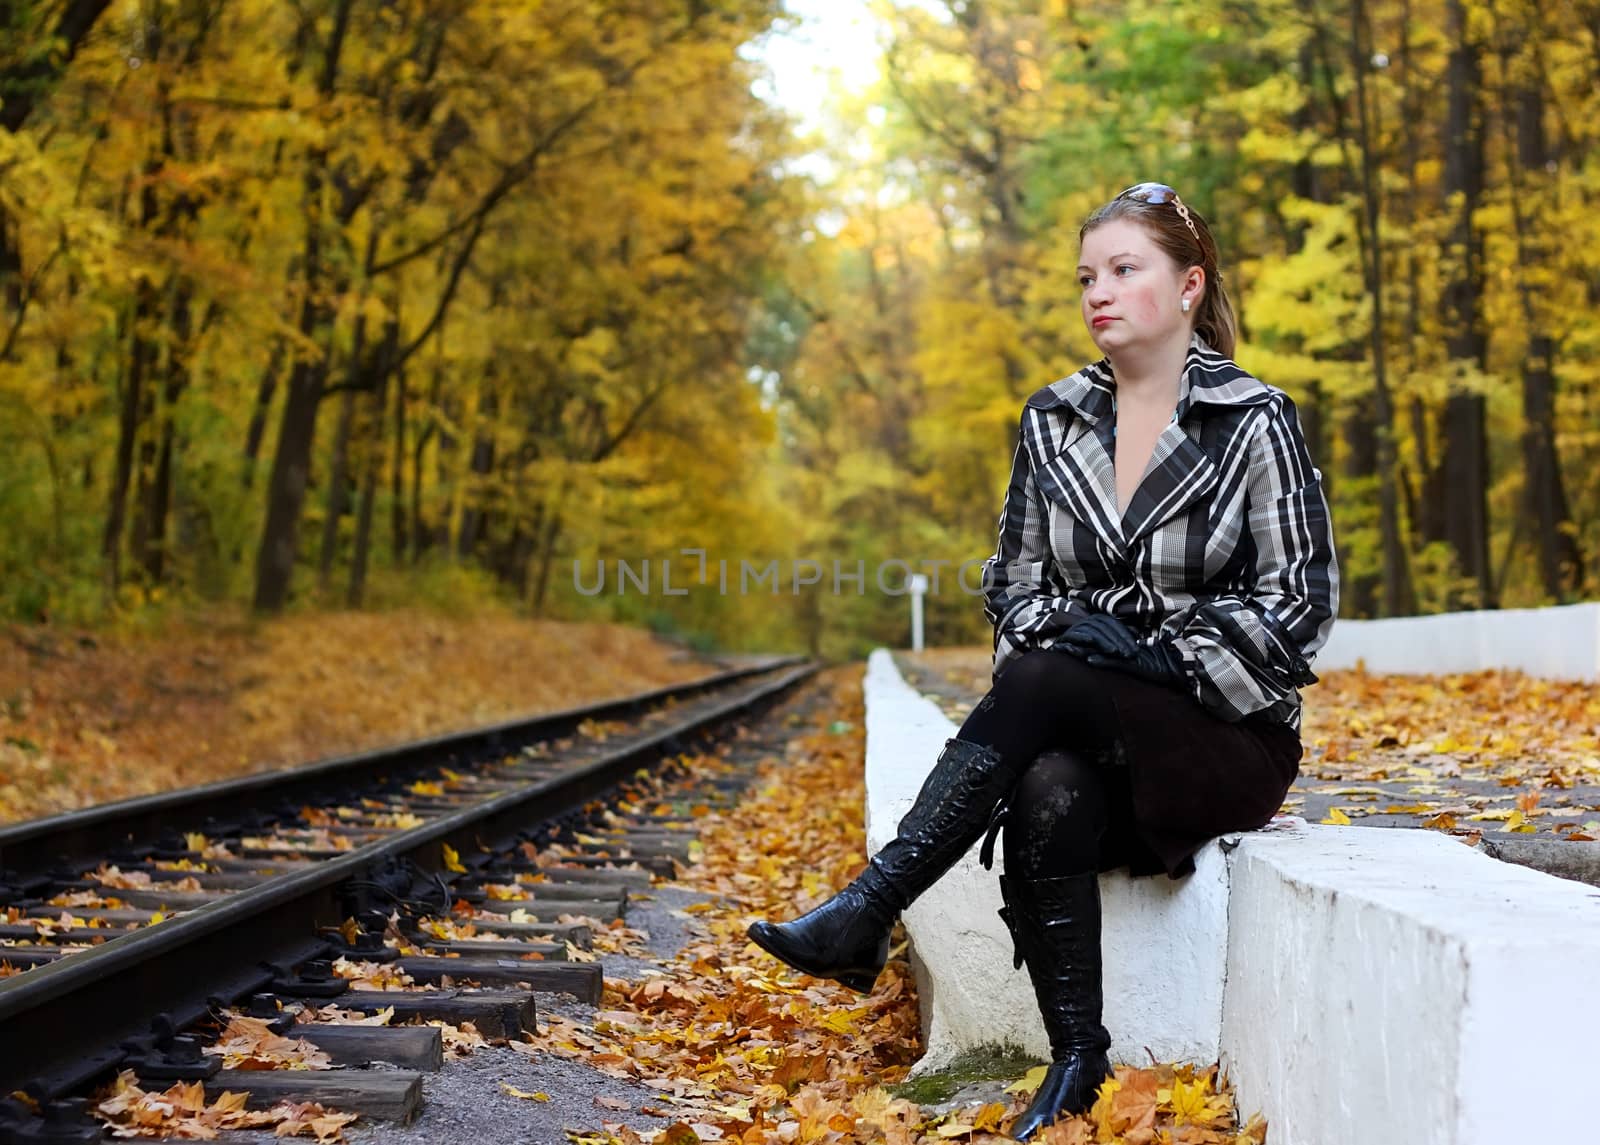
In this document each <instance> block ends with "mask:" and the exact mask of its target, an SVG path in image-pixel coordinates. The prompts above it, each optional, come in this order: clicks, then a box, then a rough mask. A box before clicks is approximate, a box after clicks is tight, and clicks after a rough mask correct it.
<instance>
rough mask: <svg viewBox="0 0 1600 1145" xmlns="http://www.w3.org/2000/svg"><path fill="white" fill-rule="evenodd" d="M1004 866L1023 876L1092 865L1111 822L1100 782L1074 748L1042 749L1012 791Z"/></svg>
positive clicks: (1065, 872) (1090, 868)
mask: <svg viewBox="0 0 1600 1145" xmlns="http://www.w3.org/2000/svg"><path fill="white" fill-rule="evenodd" d="M1010 804H1011V806H1010V810H1009V812H1008V814H1007V816H1006V828H1005V831H1006V834H1005V855H1006V869H1007V870H1011V871H1016V872H1017V873H1019V874H1021V875H1023V876H1025V877H1042V876H1044V875H1058V874H1076V873H1078V872H1080V871H1084V870H1093V869H1094V867H1095V863H1096V860H1097V858H1098V853H1099V844H1100V837H1101V836H1102V835H1104V834H1105V831H1106V827H1107V825H1108V824H1109V821H1110V809H1109V806H1108V801H1107V795H1106V789H1105V784H1104V781H1103V780H1102V779H1101V778H1100V776H1099V774H1098V773H1097V771H1096V770H1095V768H1094V767H1093V766H1092V765H1091V764H1090V763H1089V762H1088V761H1087V760H1085V759H1084V758H1083V757H1082V756H1080V755H1078V754H1076V753H1074V752H1065V751H1049V752H1043V753H1041V754H1040V755H1039V756H1038V757H1037V758H1036V759H1035V760H1034V761H1033V762H1032V763H1031V764H1029V766H1028V767H1027V769H1026V770H1025V771H1024V772H1023V773H1022V775H1021V777H1020V778H1019V779H1018V781H1017V784H1016V787H1015V788H1014V789H1013V790H1012V793H1011V799H1010Z"/></svg>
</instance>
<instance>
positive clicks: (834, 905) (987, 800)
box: [746, 736, 1016, 994]
mask: <svg viewBox="0 0 1600 1145" xmlns="http://www.w3.org/2000/svg"><path fill="white" fill-rule="evenodd" d="M1015 782H1016V769H1015V768H1013V767H1009V766H1007V765H1006V763H1005V762H1004V761H1003V760H1002V759H1001V758H1000V754H999V753H998V752H996V751H995V750H994V749H993V748H990V747H988V746H986V745H984V744H980V743H973V742H971V741H969V740H964V739H960V738H958V737H954V736H952V737H951V738H950V739H947V740H946V741H945V744H944V750H942V751H941V752H940V753H939V758H938V761H937V762H935V763H934V765H933V770H932V771H930V772H929V773H928V777H927V779H925V780H923V782H922V789H921V790H920V791H919V792H917V798H916V802H914V803H913V804H912V805H911V810H909V811H907V812H906V814H905V817H904V818H903V819H901V820H900V825H899V827H898V829H897V833H896V835H895V837H894V838H893V839H891V840H890V841H889V842H888V843H887V844H886V845H885V846H884V848H883V849H882V850H881V851H879V852H878V853H877V854H876V855H874V856H872V858H871V859H870V860H869V861H868V862H867V867H866V869H865V870H864V871H862V872H861V873H860V874H859V875H857V876H856V877H855V879H854V881H852V882H851V883H850V885H849V886H847V887H845V888H844V889H843V890H842V891H840V892H839V893H838V894H836V895H834V896H833V897H832V898H831V899H829V900H828V901H827V902H825V903H823V904H822V905H821V906H819V907H817V908H816V909H815V910H813V911H810V912H808V913H807V914H803V915H801V916H800V917H799V918H797V919H794V920H793V921H791V922H782V923H771V922H757V923H752V924H751V926H750V928H749V930H748V931H747V932H746V933H747V934H748V935H749V937H750V941H751V942H754V943H755V944H756V945H757V946H759V947H761V949H763V950H765V951H766V952H767V953H768V954H771V955H772V956H773V957H775V958H778V959H781V960H782V961H784V962H787V963H788V964H789V965H790V966H793V967H794V968H795V969H796V970H799V971H801V972H803V973H806V974H810V975H811V976H812V977H814V978H832V979H834V980H835V981H838V982H842V983H843V984H844V985H846V986H848V987H850V989H852V990H859V991H860V992H861V993H863V994H865V993H868V992H870V991H871V990H872V986H873V983H874V982H876V981H877V978H878V974H879V973H880V972H881V971H882V970H883V964H884V962H885V961H887V960H888V957H889V932H890V931H891V930H893V929H894V921H895V919H896V918H897V917H898V916H899V914H900V912H901V911H902V910H904V909H905V908H906V907H907V906H909V905H911V902H912V901H913V900H914V899H915V898H916V897H917V896H918V895H920V894H921V893H922V892H923V891H925V890H927V889H928V888H929V887H931V886H932V885H933V884H934V883H935V882H937V881H938V880H939V877H940V876H941V875H943V874H944V873H945V872H946V871H948V870H949V869H950V868H951V867H953V866H954V865H955V864H956V860H958V859H960V858H961V856H962V855H964V854H966V853H967V850H968V848H970V847H971V846H972V844H973V843H974V842H976V841H977V839H978V837H979V836H980V835H982V834H983V831H984V828H985V826H987V825H988V822H989V816H990V813H991V812H992V811H993V810H994V808H995V806H996V804H998V803H999V802H1000V800H1001V798H1002V797H1004V796H1005V795H1006V793H1007V792H1009V791H1010V790H1011V786H1012V784H1013V783H1015Z"/></svg>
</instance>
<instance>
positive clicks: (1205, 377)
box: [983, 335, 1339, 731]
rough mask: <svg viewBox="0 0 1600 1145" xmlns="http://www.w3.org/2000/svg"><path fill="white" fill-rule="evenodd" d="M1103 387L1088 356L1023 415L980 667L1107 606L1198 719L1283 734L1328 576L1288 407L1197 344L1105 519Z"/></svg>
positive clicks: (1301, 446)
mask: <svg viewBox="0 0 1600 1145" xmlns="http://www.w3.org/2000/svg"><path fill="white" fill-rule="evenodd" d="M1114 385H1115V383H1114V380H1113V377H1112V371H1111V363H1110V361H1109V360H1105V359H1102V360H1101V361H1099V362H1097V363H1095V364H1094V365H1092V366H1087V367H1085V368H1084V369H1082V370H1079V371H1078V372H1077V373H1075V374H1073V375H1072V376H1071V377H1068V378H1064V379H1062V380H1061V381H1058V382H1052V383H1051V384H1050V385H1048V386H1044V387H1043V388H1041V389H1040V390H1038V391H1037V392H1035V393H1034V394H1033V395H1032V396H1031V397H1030V398H1028V400H1027V403H1026V404H1025V405H1024V407H1023V410H1022V419H1021V426H1020V432H1019V435H1018V441H1017V449H1016V454H1015V456H1014V458H1013V461H1012V470H1011V482H1010V485H1009V486H1008V488H1007V489H1006V495H1005V501H1004V504H1003V506H1002V508H1001V511H1000V520H999V533H1000V536H999V542H998V544H997V546H996V549H995V553H994V555H993V556H991V557H990V558H989V559H988V560H987V561H985V562H984V566H983V591H984V599H985V605H984V614H985V615H986V616H987V617H988V618H989V622H990V623H991V624H993V625H994V652H995V659H994V677H995V678H996V679H998V678H999V676H1000V674H1001V672H1003V671H1004V669H1005V666H1006V665H1007V663H1009V662H1010V661H1011V660H1013V659H1015V658H1017V657H1018V656H1020V655H1022V653H1024V652H1025V651H1028V650H1029V649H1033V648H1049V647H1051V646H1052V645H1053V644H1054V643H1055V642H1056V640H1057V639H1058V638H1059V637H1060V636H1061V635H1062V634H1063V633H1064V632H1066V631H1067V629H1068V628H1070V627H1071V626H1072V625H1073V624H1075V623H1076V622H1077V621H1079V620H1082V619H1083V618H1085V617H1087V616H1089V615H1090V614H1092V613H1094V612H1110V613H1112V614H1114V615H1115V616H1116V617H1117V618H1118V619H1120V620H1122V621H1123V622H1124V623H1125V624H1127V625H1128V627H1129V628H1130V629H1132V630H1133V632H1134V633H1135V634H1136V635H1138V636H1139V637H1141V638H1142V639H1146V640H1154V639H1156V638H1168V639H1171V640H1172V642H1173V644H1174V646H1175V647H1176V648H1177V650H1178V652H1179V654H1180V655H1181V656H1182V658H1183V662H1184V670H1185V673H1186V675H1187V677H1188V687H1189V691H1190V692H1191V693H1192V694H1193V696H1194V698H1195V699H1196V700H1198V701H1199V702H1200V704H1201V705H1203V706H1204V707H1205V708H1206V709H1207V710H1208V711H1210V712H1212V713H1213V714H1215V715H1217V716H1219V717H1221V718H1222V719H1224V720H1228V721H1238V720H1241V719H1243V718H1244V717H1246V716H1251V715H1257V716H1258V717H1259V718H1261V719H1265V720H1267V721H1269V722H1272V723H1279V724H1287V725H1288V726H1290V727H1291V728H1293V729H1295V730H1296V731H1298V730H1299V727H1300V693H1299V691H1298V688H1299V687H1301V686H1303V685H1305V684H1310V683H1315V682H1316V679H1317V678H1316V676H1315V675H1313V674H1312V672H1311V667H1310V661H1311V658H1312V656H1313V655H1314V653H1315V652H1316V651H1317V649H1318V648H1320V647H1321V646H1322V645H1323V644H1324V643H1325V642H1326V641H1327V638H1328V633H1329V630H1330V629H1331V628H1332V626H1333V618H1334V614H1335V613H1337V612H1338V608H1339V574H1338V566H1337V564H1336V562H1335V557H1334V547H1333V535H1332V532H1331V529H1330V522H1329V515H1328V507H1327V502H1326V499H1325V498H1324V497H1323V493H1322V475H1321V473H1320V472H1319V471H1318V470H1317V468H1316V467H1315V466H1314V465H1313V464H1312V461H1311V457H1310V454H1309V453H1308V452H1307V450H1306V444H1305V439H1304V437H1303V436H1302V434H1301V432H1300V425H1299V421H1298V419H1297V417H1296V415H1295V407H1294V402H1293V401H1291V400H1290V398H1289V396H1288V395H1287V394H1285V393H1284V392H1283V391H1282V390H1280V389H1277V388H1276V387H1273V386H1269V385H1266V384H1264V383H1263V382H1260V381H1258V380H1257V379H1256V378H1254V377H1252V376H1251V375H1249V374H1247V373H1245V371H1244V370H1242V369H1240V368H1239V366H1237V365H1236V364H1235V363H1234V362H1232V361H1230V360H1229V359H1227V358H1224V357H1222V356H1221V355H1220V354H1218V353H1217V352H1216V351H1214V350H1212V349H1211V347H1210V346H1208V345H1207V344H1206V343H1205V342H1204V341H1203V340H1201V339H1200V338H1199V336H1198V335H1197V336H1195V337H1194V338H1192V339H1191V340H1190V343H1189V353H1188V358H1187V361H1186V363H1185V366H1184V372H1183V377H1182V379H1181V381H1180V382H1179V387H1178V405H1177V410H1176V412H1175V415H1174V417H1173V421H1172V424H1170V425H1168V426H1167V427H1166V429H1165V430H1163V431H1162V433H1161V436H1160V437H1159V438H1158V439H1157V441H1156V446H1155V451H1154V454H1153V456H1152V457H1151V461H1150V467H1149V468H1148V469H1146V471H1145V473H1144V476H1143V478H1142V479H1141V481H1140V483H1139V486H1138V489H1137V491H1136V492H1135V493H1134V495H1133V499H1132V500H1131V501H1130V502H1129V504H1128V511H1127V512H1126V513H1125V514H1122V515H1120V516H1119V514H1118V513H1117V493H1116V478H1115V473H1114V470H1113V466H1112V458H1113V456H1114V446H1113V440H1114V439H1113V433H1114V429H1115V417H1114V407H1113V404H1112V400H1113V399H1112V395H1113V390H1114Z"/></svg>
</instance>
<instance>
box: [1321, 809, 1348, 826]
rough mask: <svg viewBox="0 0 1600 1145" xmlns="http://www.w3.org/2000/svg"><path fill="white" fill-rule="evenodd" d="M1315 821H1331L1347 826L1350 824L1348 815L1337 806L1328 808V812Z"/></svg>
mask: <svg viewBox="0 0 1600 1145" xmlns="http://www.w3.org/2000/svg"><path fill="white" fill-rule="evenodd" d="M1317 822H1319V823H1333V824H1335V825H1337V826H1340V827H1348V826H1350V816H1348V815H1346V814H1345V813H1344V812H1343V811H1340V810H1339V809H1338V808H1337V807H1331V808H1329V809H1328V814H1327V815H1326V816H1325V817H1323V818H1321V819H1318V820H1317Z"/></svg>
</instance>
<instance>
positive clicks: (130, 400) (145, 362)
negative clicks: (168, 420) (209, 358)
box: [100, 280, 155, 593]
mask: <svg viewBox="0 0 1600 1145" xmlns="http://www.w3.org/2000/svg"><path fill="white" fill-rule="evenodd" d="M154 295H155V291H154V288H153V287H152V286H151V285H150V283H149V281H148V280H142V281H141V282H140V283H139V287H138V290H137V292H136V293H135V295H134V306H133V317H132V320H131V321H130V322H129V324H128V331H129V334H128V337H129V350H128V369H127V373H126V374H124V375H123V379H122V394H121V398H122V401H121V404H120V407H119V413H118V417H117V452H116V460H115V462H114V464H113V468H112V472H111V497H110V502H109V504H108V506H107V509H106V528H105V533H104V535H103V536H102V538H101V542H100V554H101V556H102V557H103V558H104V559H105V569H106V584H107V587H108V589H109V590H110V591H111V592H112V593H115V592H116V590H117V588H118V587H119V586H120V585H121V583H122V534H123V530H124V528H125V522H126V520H127V509H128V486H129V485H130V484H131V483H132V480H133V456H134V449H135V445H136V444H137V442H138V439H139V428H140V417H141V415H142V412H143V409H144V404H145V397H144V386H145V371H146V369H147V368H148V366H149V363H150V359H151V357H152V356H153V354H154V352H155V348H154V347H153V346H151V345H150V343H149V342H147V341H145V339H144V337H143V335H142V334H141V333H140V331H141V330H142V329H143V327H144V323H145V321H146V320H147V319H148V318H149V316H150V310H151V307H152V305H153V298H154Z"/></svg>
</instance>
